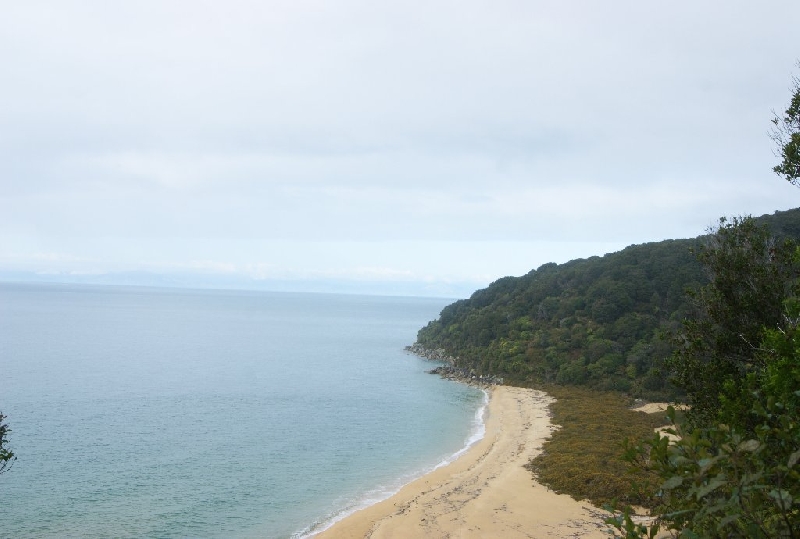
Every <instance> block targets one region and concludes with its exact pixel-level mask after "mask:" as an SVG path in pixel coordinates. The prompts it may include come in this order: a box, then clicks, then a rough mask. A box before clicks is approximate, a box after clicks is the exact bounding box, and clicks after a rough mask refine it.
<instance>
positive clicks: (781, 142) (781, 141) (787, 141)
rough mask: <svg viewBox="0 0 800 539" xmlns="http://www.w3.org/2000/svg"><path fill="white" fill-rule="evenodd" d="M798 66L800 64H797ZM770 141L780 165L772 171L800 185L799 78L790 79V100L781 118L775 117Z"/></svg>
mask: <svg viewBox="0 0 800 539" xmlns="http://www.w3.org/2000/svg"><path fill="white" fill-rule="evenodd" d="M798 65H800V64H798ZM772 123H773V124H775V127H774V128H773V130H772V133H771V136H772V139H773V140H774V141H775V142H776V143H777V144H778V151H777V152H776V153H777V154H778V157H780V158H781V162H780V164H778V165H776V166H775V167H774V168H773V169H772V170H774V171H775V173H776V174H778V175H779V176H783V177H784V178H785V179H786V180H787V181H788V182H789V183H791V184H793V185H798V183H800V78H798V77H793V78H792V99H791V101H790V102H789V108H787V109H786V111H785V112H784V114H783V117H780V116H778V115H777V114H776V115H775V118H773V120H772Z"/></svg>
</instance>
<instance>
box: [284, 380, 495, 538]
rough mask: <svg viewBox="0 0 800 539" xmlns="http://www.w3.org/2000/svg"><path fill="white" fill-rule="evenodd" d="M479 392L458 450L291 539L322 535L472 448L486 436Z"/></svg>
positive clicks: (485, 402) (370, 493)
mask: <svg viewBox="0 0 800 539" xmlns="http://www.w3.org/2000/svg"><path fill="white" fill-rule="evenodd" d="M481 391H483V401H482V403H481V406H480V407H479V408H478V410H476V412H475V416H474V418H473V420H472V428H471V429H470V433H469V436H467V438H466V440H465V441H464V446H463V447H462V448H461V449H459V450H458V451H456V452H455V453H453V454H451V455H449V456H447V457H445V458H444V459H442V460H441V461H439V462H438V463H437V464H435V465H433V466H430V467H427V468H423V469H422V470H417V471H416V472H412V473H409V474H405V475H403V476H402V477H400V478H398V480H397V481H396V482H394V483H393V484H391V485H388V486H387V485H379V486H378V487H376V488H374V489H371V490H369V491H367V492H366V493H364V494H363V495H362V496H360V497H358V498H356V499H354V500H353V501H351V502H350V503H347V504H346V506H345V507H344V508H343V509H341V510H338V511H336V512H335V513H333V514H330V515H326V516H325V517H323V518H321V519H319V520H318V521H316V522H314V523H312V524H310V525H309V526H306V527H305V528H303V529H302V530H300V531H298V532H295V533H294V534H292V536H291V537H292V539H309V538H311V537H313V536H315V535H317V534H319V533H322V532H324V531H325V530H327V529H328V528H330V527H331V526H333V525H334V524H336V523H337V522H339V521H342V520H344V519H345V518H347V517H349V516H350V515H352V514H354V513H356V512H358V511H361V510H362V509H366V508H367V507H370V506H372V505H375V504H377V503H380V502H382V501H384V500H387V499H389V498H391V497H392V496H394V495H395V494H397V493H398V492H399V491H400V490H401V489H402V488H403V487H405V486H406V485H408V484H409V483H412V482H414V481H416V480H417V479H419V478H420V477H423V476H425V475H427V474H429V473H431V472H432V471H434V470H437V469H439V468H441V467H443V466H447V465H448V464H450V463H452V462H454V461H455V460H457V459H458V458H459V457H461V456H462V455H464V453H466V452H467V451H469V449H470V448H471V447H472V446H473V445H475V444H476V443H478V442H479V441H481V440H482V439H483V437H484V436H485V435H486V410H487V407H488V405H489V392H488V391H486V390H485V389H481Z"/></svg>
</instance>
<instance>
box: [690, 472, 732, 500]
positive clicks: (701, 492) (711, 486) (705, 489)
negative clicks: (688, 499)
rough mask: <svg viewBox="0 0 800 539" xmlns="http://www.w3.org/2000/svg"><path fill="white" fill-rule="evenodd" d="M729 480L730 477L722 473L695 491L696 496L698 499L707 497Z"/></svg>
mask: <svg viewBox="0 0 800 539" xmlns="http://www.w3.org/2000/svg"><path fill="white" fill-rule="evenodd" d="M727 482H728V479H727V478H726V477H725V476H724V475H722V474H720V475H718V476H717V477H715V478H714V479H712V480H710V481H709V482H708V483H707V484H706V485H704V486H702V487H700V488H698V489H697V491H696V492H695V496H696V497H697V499H698V500H699V499H700V498H705V497H706V496H707V495H708V494H709V493H711V492H712V491H714V490H716V489H718V488H719V487H721V486H722V485H724V484H725V483H727Z"/></svg>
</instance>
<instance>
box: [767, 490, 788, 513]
mask: <svg viewBox="0 0 800 539" xmlns="http://www.w3.org/2000/svg"><path fill="white" fill-rule="evenodd" d="M769 497H770V498H772V499H773V500H775V503H776V504H777V505H778V507H780V508H782V509H784V508H785V509H788V508H789V507H791V506H792V495H791V494H789V493H788V492H787V491H785V490H783V489H777V488H776V489H772V490H770V491H769Z"/></svg>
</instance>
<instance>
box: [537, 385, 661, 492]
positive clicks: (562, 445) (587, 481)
mask: <svg viewBox="0 0 800 539" xmlns="http://www.w3.org/2000/svg"><path fill="white" fill-rule="evenodd" d="M545 391H547V393H549V394H550V395H552V396H553V397H555V398H556V402H555V403H553V404H552V405H551V406H550V410H551V413H552V415H553V417H552V422H553V424H554V425H558V426H559V428H558V430H556V431H555V432H554V433H553V435H552V437H551V438H550V439H549V440H547V441H546V442H545V444H544V447H543V451H542V453H541V454H540V455H539V456H538V457H536V458H535V459H533V460H532V461H531V462H530V464H529V469H530V470H531V471H532V472H533V473H534V476H535V477H536V478H537V480H538V481H539V482H540V483H542V484H544V485H547V486H548V487H550V488H551V489H553V490H554V491H555V492H558V493H563V494H569V495H570V496H572V497H573V498H575V499H578V500H581V499H588V500H590V501H591V502H592V503H593V504H595V505H597V506H598V507H602V506H603V505H604V504H608V503H611V502H612V501H614V500H616V501H618V502H620V503H622V504H630V505H646V504H647V500H648V496H647V494H648V493H652V492H653V490H654V489H653V487H654V486H655V485H657V481H658V479H657V477H656V476H655V475H654V474H650V473H647V472H644V471H642V470H639V471H637V472H633V471H631V470H630V466H629V465H628V464H627V463H625V462H623V461H622V459H621V455H622V453H623V451H624V449H623V444H624V442H625V440H626V439H627V440H630V441H632V442H635V441H637V440H641V439H644V438H649V437H651V436H652V434H653V429H654V428H656V427H659V426H661V425H663V424H664V423H665V422H666V415H665V414H662V413H656V414H645V413H644V412H638V411H634V410H631V409H630V406H631V404H632V401H631V398H630V397H627V396H625V395H623V394H620V393H612V392H599V391H593V390H590V389H586V388H580V387H563V386H551V387H547V388H545ZM632 485H638V486H639V487H640V489H639V488H632ZM640 490H641V492H642V493H641V494H640Z"/></svg>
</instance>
